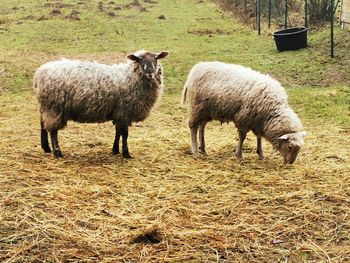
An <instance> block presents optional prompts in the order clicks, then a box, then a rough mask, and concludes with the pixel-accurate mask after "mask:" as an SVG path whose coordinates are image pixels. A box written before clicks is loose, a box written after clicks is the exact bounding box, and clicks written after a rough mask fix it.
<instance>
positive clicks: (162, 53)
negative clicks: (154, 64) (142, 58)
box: [156, 51, 170, 59]
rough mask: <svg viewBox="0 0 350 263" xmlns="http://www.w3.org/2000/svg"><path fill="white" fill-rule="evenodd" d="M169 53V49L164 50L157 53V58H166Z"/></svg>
mask: <svg viewBox="0 0 350 263" xmlns="http://www.w3.org/2000/svg"><path fill="white" fill-rule="evenodd" d="M169 53H170V52H169V51H162V52H160V53H158V54H157V56H156V59H161V58H166V57H167V56H169Z"/></svg>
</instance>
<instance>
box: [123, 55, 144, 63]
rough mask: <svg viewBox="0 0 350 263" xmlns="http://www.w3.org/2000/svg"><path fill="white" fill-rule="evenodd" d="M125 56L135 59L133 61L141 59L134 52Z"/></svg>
mask: <svg viewBox="0 0 350 263" xmlns="http://www.w3.org/2000/svg"><path fill="white" fill-rule="evenodd" d="M126 58H128V59H130V60H132V61H135V62H139V61H140V60H141V58H139V57H138V56H136V55H134V54H129V55H127V56H126Z"/></svg>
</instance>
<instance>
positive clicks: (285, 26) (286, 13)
mask: <svg viewBox="0 0 350 263" xmlns="http://www.w3.org/2000/svg"><path fill="white" fill-rule="evenodd" d="M287 27H288V0H286V7H285V9H284V29H287Z"/></svg>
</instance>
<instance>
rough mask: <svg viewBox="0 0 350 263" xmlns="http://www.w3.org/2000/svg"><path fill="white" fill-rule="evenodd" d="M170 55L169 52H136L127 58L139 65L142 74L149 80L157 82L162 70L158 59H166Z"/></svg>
mask: <svg viewBox="0 0 350 263" xmlns="http://www.w3.org/2000/svg"><path fill="white" fill-rule="evenodd" d="M168 55H169V52H168V51H162V52H160V53H153V52H145V51H143V52H136V53H134V54H130V55H128V56H127V58H128V59H130V60H132V61H134V62H135V63H137V64H138V65H139V69H140V71H141V73H142V74H143V75H144V76H146V78H148V79H149V80H155V79H156V77H157V75H158V73H159V71H160V70H161V69H160V65H159V63H158V59H162V58H166V57H167V56H168Z"/></svg>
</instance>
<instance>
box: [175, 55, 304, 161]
mask: <svg viewBox="0 0 350 263" xmlns="http://www.w3.org/2000/svg"><path fill="white" fill-rule="evenodd" d="M187 96H188V97H189V101H190V108H191V112H190V120H189V127H190V130H191V140H192V153H193V154H198V146H197V131H198V129H199V150H200V152H201V153H203V154H206V151H205V141H204V129H205V125H206V124H207V122H209V121H211V120H219V121H221V122H228V121H233V122H234V124H235V126H236V127H237V129H238V132H239V143H238V147H237V149H236V152H235V155H236V157H237V160H238V161H240V162H242V160H243V158H242V149H243V147H242V146H243V141H244V139H245V138H246V134H247V132H248V131H249V130H252V131H253V133H254V134H255V135H256V136H257V154H258V156H259V159H264V155H263V150H262V143H261V137H264V138H266V139H267V140H268V141H269V142H271V144H272V145H273V147H274V148H275V149H278V150H279V152H280V153H281V155H282V156H283V158H284V163H293V162H294V161H295V159H296V157H297V155H298V153H299V150H300V148H301V146H302V145H303V136H304V135H305V132H304V131H303V127H302V124H301V122H300V120H299V118H298V116H297V115H296V114H295V113H294V112H293V110H292V109H291V108H290V107H289V105H288V97H287V94H286V92H285V91H284V89H283V87H282V86H281V84H280V83H279V82H278V81H276V80H274V79H272V78H271V77H269V76H267V75H263V74H261V73H259V72H256V71H254V70H252V69H249V68H245V67H243V66H240V65H233V64H225V63H221V62H202V63H198V64H196V65H195V66H194V67H193V68H192V70H191V71H190V73H189V75H188V78H187V81H186V84H185V86H184V90H183V94H182V104H184V103H185V101H186V97H187Z"/></svg>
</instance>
